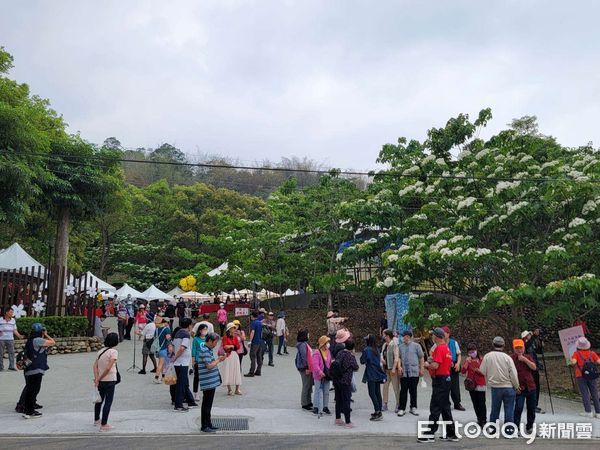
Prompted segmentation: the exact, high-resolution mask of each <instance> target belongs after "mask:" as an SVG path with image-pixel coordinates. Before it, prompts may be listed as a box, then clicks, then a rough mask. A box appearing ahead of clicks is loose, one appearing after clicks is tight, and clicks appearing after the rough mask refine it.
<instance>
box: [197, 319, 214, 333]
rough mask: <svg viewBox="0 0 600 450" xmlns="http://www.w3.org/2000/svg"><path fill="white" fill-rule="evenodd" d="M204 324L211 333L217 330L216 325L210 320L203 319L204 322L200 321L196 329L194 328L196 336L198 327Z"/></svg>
mask: <svg viewBox="0 0 600 450" xmlns="http://www.w3.org/2000/svg"><path fill="white" fill-rule="evenodd" d="M202 324H206V326H207V327H208V332H209V333H214V332H215V327H214V325H213V324H212V323H210V322H207V321H206V320H203V321H202V322H198V323H197V324H196V325H194V329H193V330H192V331H193V332H194V336H198V328H200V325H202Z"/></svg>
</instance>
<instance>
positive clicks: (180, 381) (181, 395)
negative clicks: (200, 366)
mask: <svg viewBox="0 0 600 450" xmlns="http://www.w3.org/2000/svg"><path fill="white" fill-rule="evenodd" d="M188 369H189V366H175V373H176V374H177V384H176V386H177V389H176V391H175V408H182V407H183V402H186V403H187V404H188V405H193V404H194V403H195V402H194V396H193V395H192V392H191V391H190V379H189V377H188Z"/></svg>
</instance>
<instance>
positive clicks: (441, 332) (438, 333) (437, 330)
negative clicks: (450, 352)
mask: <svg viewBox="0 0 600 450" xmlns="http://www.w3.org/2000/svg"><path fill="white" fill-rule="evenodd" d="M433 335H434V336H436V337H438V338H440V339H444V338H445V337H446V335H445V334H444V330H443V329H442V328H440V327H436V328H434V329H433Z"/></svg>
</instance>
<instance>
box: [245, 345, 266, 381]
mask: <svg viewBox="0 0 600 450" xmlns="http://www.w3.org/2000/svg"><path fill="white" fill-rule="evenodd" d="M263 353H264V351H263V346H262V344H252V345H250V370H249V371H248V373H254V374H257V373H258V374H260V370H261V369H262V365H263Z"/></svg>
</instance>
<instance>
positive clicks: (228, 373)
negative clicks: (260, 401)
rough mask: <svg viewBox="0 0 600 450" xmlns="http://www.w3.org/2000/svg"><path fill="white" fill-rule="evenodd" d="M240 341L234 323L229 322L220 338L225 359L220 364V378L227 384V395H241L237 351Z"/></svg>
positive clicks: (240, 376)
mask: <svg viewBox="0 0 600 450" xmlns="http://www.w3.org/2000/svg"><path fill="white" fill-rule="evenodd" d="M240 347H241V345H240V341H239V340H238V338H237V336H236V335H235V324H234V323H233V322H230V323H228V324H227V327H226V328H225V336H223V339H221V349H222V350H223V353H224V354H225V360H224V361H223V364H222V365H221V380H222V383H223V384H224V385H225V386H227V395H234V390H233V387H234V386H235V395H242V391H241V390H240V386H241V385H242V372H241V371H240V357H239V356H238V353H237V351H238V350H239V349H240Z"/></svg>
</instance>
